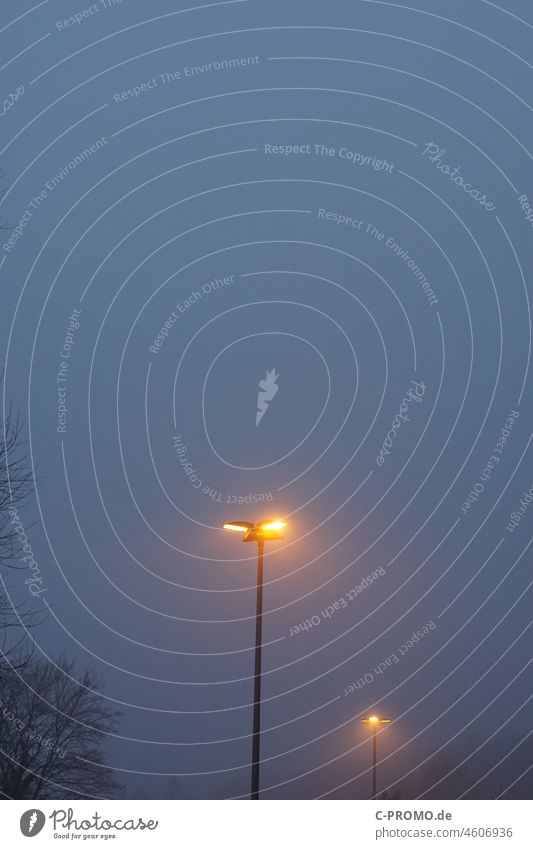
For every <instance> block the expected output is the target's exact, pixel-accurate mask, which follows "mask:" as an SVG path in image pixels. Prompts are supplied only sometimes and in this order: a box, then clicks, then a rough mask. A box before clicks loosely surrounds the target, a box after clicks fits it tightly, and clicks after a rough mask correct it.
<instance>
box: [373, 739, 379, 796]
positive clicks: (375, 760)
mask: <svg viewBox="0 0 533 849" xmlns="http://www.w3.org/2000/svg"><path fill="white" fill-rule="evenodd" d="M377 731H378V729H377V725H373V726H372V746H373V749H374V757H373V769H372V798H373V799H375V798H376V796H377V792H378V791H377V771H378V736H377Z"/></svg>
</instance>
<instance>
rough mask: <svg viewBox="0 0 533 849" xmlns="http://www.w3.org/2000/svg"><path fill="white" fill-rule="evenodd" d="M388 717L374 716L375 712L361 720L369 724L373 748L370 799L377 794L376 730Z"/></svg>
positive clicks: (386, 721) (388, 720) (387, 722)
mask: <svg viewBox="0 0 533 849" xmlns="http://www.w3.org/2000/svg"><path fill="white" fill-rule="evenodd" d="M390 721H391V720H390V719H384V718H382V717H379V716H376V715H375V714H371V715H370V716H368V717H366V719H362V720H361V722H364V723H365V725H370V727H371V728H372V748H373V758H372V796H371V797H370V798H371V799H375V798H376V796H377V780H376V777H377V776H376V773H377V761H378V758H377V753H378V744H377V731H378V728H379V727H380V726H381V725H388V724H389V722H390Z"/></svg>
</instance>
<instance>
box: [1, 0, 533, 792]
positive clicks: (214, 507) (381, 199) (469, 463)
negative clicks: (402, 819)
mask: <svg viewBox="0 0 533 849" xmlns="http://www.w3.org/2000/svg"><path fill="white" fill-rule="evenodd" d="M531 26H532V21H531V8H530V5H529V4H528V3H527V2H526V0H501V2H500V3H499V4H498V3H492V2H488V0H471V2H469V3H467V4H465V3H462V2H459V0H451V2H443V0H426V1H425V2H423V3H421V2H418V3H417V4H416V5H415V6H408V5H404V4H400V3H397V2H378V0H357V2H355V1H354V0H350V2H344V1H343V0H333V2H330V3H319V2H309V0H292V2H289V3H287V2H278V0H238V1H237V2H214V3H208V4H203V5H202V4H199V5H197V6H192V5H191V4H189V3H182V2H177V3H176V2H174V3H171V2H167V0H155V2H153V3H150V4H146V3H144V2H140V0H122V2H118V0H115V2H113V0H106V2H105V3H104V2H103V0H98V2H96V3H94V4H93V5H90V3H89V2H88V0H87V2H86V3H84V0H79V2H73V0H71V2H66V0H48V2H46V0H45V2H41V3H37V4H33V2H27V0H17V2H15V0H4V2H3V4H2V9H1V12H0V39H2V57H3V62H2V69H1V73H2V99H3V100H4V103H3V107H2V110H0V111H1V116H0V127H1V131H2V132H1V135H0V143H1V153H0V168H1V173H2V184H3V187H4V190H5V191H4V195H3V198H2V201H1V204H0V218H1V221H2V224H3V226H4V229H3V230H2V231H1V234H0V235H1V237H2V245H1V249H0V293H1V299H2V309H1V311H0V341H1V344H2V355H3V360H4V362H5V379H4V386H3V403H4V404H13V405H14V407H15V408H18V409H20V411H21V414H22V417H23V419H24V429H25V434H26V436H27V439H28V440H29V451H30V455H31V461H32V463H33V464H34V466H35V468H36V470H37V474H38V476H39V479H40V485H39V488H38V492H37V497H36V499H35V502H34V503H33V504H31V505H29V506H26V507H24V509H23V510H21V519H22V521H23V523H24V525H25V526H26V527H27V528H28V529H29V530H28V534H29V536H30V539H31V545H32V549H33V551H34V554H35V558H36V560H37V561H38V564H39V569H40V578H41V579H42V580H41V581H40V583H38V584H37V583H36V584H32V585H27V584H24V578H25V573H24V571H20V572H5V575H4V578H5V580H6V581H7V583H8V586H9V589H10V593H11V595H12V599H13V600H14V601H16V602H19V601H23V600H28V598H30V600H31V596H30V595H29V590H28V587H30V589H31V587H33V589H34V590H35V599H34V600H32V602H33V603H34V604H35V605H36V607H37V609H43V610H45V611H46V612H47V613H48V617H47V619H46V622H45V623H44V624H42V625H41V626H40V627H39V628H38V629H36V630H35V631H34V633H33V637H34V639H35V641H36V644H37V647H38V651H39V652H41V653H42V654H43V655H45V656H51V657H56V656H57V655H58V654H59V653H61V652H64V653H65V654H67V655H69V656H74V657H76V658H77V660H78V661H79V668H80V669H82V668H83V667H85V666H90V667H93V668H95V669H96V670H97V671H98V673H99V674H100V675H101V676H102V678H103V681H104V687H103V693H104V696H105V698H106V699H108V700H109V702H110V704H114V705H115V706H116V707H118V708H120V709H121V710H122V719H121V723H120V729H119V731H118V733H117V735H116V736H114V737H111V738H110V739H109V740H108V745H107V752H108V762H109V764H110V765H112V766H113V767H114V768H116V769H117V770H118V771H119V777H120V779H121V780H122V781H123V783H124V785H125V794H126V795H127V796H141V797H150V796H151V797H154V798H158V797H160V796H165V795H170V796H171V797H172V796H178V797H180V796H182V797H185V798H212V797H233V796H246V794H247V793H248V790H249V765H250V756H251V738H250V734H251V703H252V699H253V679H252V675H253V641H254V633H255V632H254V613H255V578H256V573H255V561H254V554H255V552H254V550H253V547H252V546H245V547H243V546H242V545H241V543H240V540H239V537H238V535H230V534H229V533H228V534H225V533H223V532H222V531H220V530H219V526H220V524H221V523H222V522H224V521H226V520H231V519H242V520H247V521H256V520H260V519H263V518H266V517H270V516H282V517H286V520H287V522H288V527H287V529H286V533H285V539H284V541H283V542H281V543H272V544H270V545H269V547H268V548H267V557H266V561H265V594H264V605H265V617H264V631H263V637H264V648H263V668H264V678H263V698H264V703H263V718H262V722H263V740H262V757H263V764H262V772H261V781H262V787H263V794H264V797H265V798H312V797H317V796H327V797H328V798H343V797H361V798H364V797H366V796H367V795H368V793H369V788H370V776H369V772H368V768H369V765H370V755H371V750H370V747H369V744H368V734H367V732H366V730H365V728H364V726H362V725H361V723H360V722H359V719H360V718H361V717H362V716H364V715H365V714H367V713H368V711H369V710H376V711H378V712H380V713H382V714H384V715H387V716H390V717H391V718H393V720H394V721H393V723H392V724H391V725H390V726H388V727H387V728H386V729H385V731H384V732H383V734H382V735H381V736H380V740H379V747H380V758H381V759H382V763H380V767H379V777H380V788H381V789H382V790H384V789H388V790H389V792H392V791H393V790H398V791H399V792H400V794H401V795H403V796H404V797H408V796H416V795H420V794H423V793H428V794H429V795H433V796H437V797H438V796H439V795H443V794H446V793H449V794H450V795H452V796H454V797H457V796H460V795H462V794H464V795H466V796H467V797H476V796H477V797H483V796H496V795H498V794H499V793H501V794H503V795H507V796H509V797H512V796H521V797H524V796H527V795H528V794H530V792H531V790H530V788H531V773H530V772H528V770H529V768H530V765H531V745H530V744H528V735H529V734H530V732H531V710H530V707H529V700H530V699H531V695H532V686H531V684H532V680H531V670H530V667H529V664H530V662H531V635H530V632H529V630H528V629H529V627H530V625H531V590H530V586H529V584H530V580H531V568H530V563H531V554H530V551H529V548H528V546H529V544H530V542H531V530H530V529H531V517H532V516H533V507H530V501H531V495H529V494H528V492H529V490H530V488H531V493H532V495H533V488H532V487H533V473H532V471H531V469H532V464H531V448H530V440H531V436H532V430H531V412H532V379H531V374H530V371H529V364H530V350H531V311H530V300H529V297H530V292H531V240H532V235H533V233H532V229H531V228H532V225H533V211H532V208H533V184H532V181H531V155H530V153H529V152H528V143H529V141H530V136H531V124H530V121H529V118H530V114H529V111H530V106H529V105H528V98H529V97H530V92H531V65H530V64H529V60H530V59H531V49H530V47H531ZM271 370H275V376H274V379H275V380H276V385H277V387H278V389H277V393H276V394H275V395H274V397H273V398H272V400H271V401H270V402H269V404H268V408H267V410H266V412H265V414H264V416H263V418H262V419H261V421H260V423H259V424H258V425H256V412H257V404H258V393H259V392H260V387H259V382H260V381H262V380H265V379H266V377H267V372H270V371H271ZM302 623H303V627H302ZM306 623H307V624H306ZM413 634H415V637H414V638H413ZM463 760H464V763H463V764H462V766H460V768H459V769H457V771H456V772H455V773H453V774H451V775H450V776H449V777H447V778H445V780H444V781H443V783H442V784H441V785H439V786H438V787H437V788H435V789H434V788H433V784H434V782H435V781H437V780H438V779H439V778H442V777H443V776H446V775H447V774H448V772H450V770H452V769H453V768H454V767H455V766H456V765H457V764H458V763H459V762H460V761H463Z"/></svg>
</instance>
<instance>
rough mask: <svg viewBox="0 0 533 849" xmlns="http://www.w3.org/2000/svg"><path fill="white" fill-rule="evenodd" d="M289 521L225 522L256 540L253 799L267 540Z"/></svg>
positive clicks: (254, 796)
mask: <svg viewBox="0 0 533 849" xmlns="http://www.w3.org/2000/svg"><path fill="white" fill-rule="evenodd" d="M286 526H287V523H286V522H284V521H282V520H281V519H263V521H262V522H258V523H257V524H254V523H253V522H244V521H240V520H239V521H236V522H225V523H224V524H223V525H222V527H223V528H224V530H225V531H237V532H238V533H242V534H243V538H242V541H243V542H256V543H257V597H256V607H255V669H254V715H253V727H252V786H251V793H250V799H259V764H260V760H259V758H260V749H261V644H262V639H263V554H264V551H265V541H266V540H281V539H283V537H282V536H281V534H280V531H281V530H282V528H285V527H286Z"/></svg>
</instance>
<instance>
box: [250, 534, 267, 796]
mask: <svg viewBox="0 0 533 849" xmlns="http://www.w3.org/2000/svg"><path fill="white" fill-rule="evenodd" d="M264 548H265V542H264V540H263V539H258V540H257V603H256V610H255V672H254V721H253V732H252V734H253V737H252V792H251V796H250V798H251V799H259V755H260V743H261V642H262V634H263V552H264Z"/></svg>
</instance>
